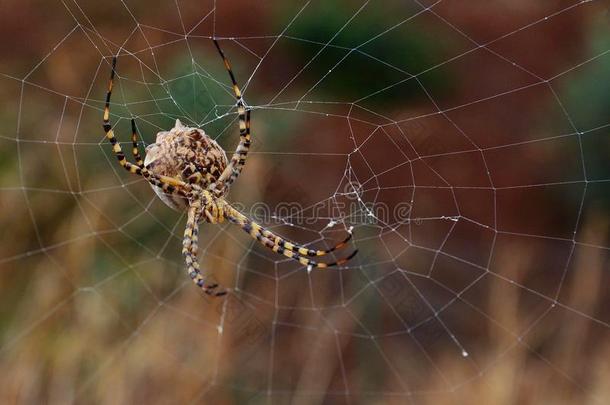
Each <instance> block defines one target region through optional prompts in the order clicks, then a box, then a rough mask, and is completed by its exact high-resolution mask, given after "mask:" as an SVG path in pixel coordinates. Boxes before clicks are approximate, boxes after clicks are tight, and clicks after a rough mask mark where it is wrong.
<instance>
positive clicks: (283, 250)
mask: <svg viewBox="0 0 610 405" xmlns="http://www.w3.org/2000/svg"><path fill="white" fill-rule="evenodd" d="M224 215H225V216H226V217H227V219H228V220H229V221H231V222H233V223H235V224H237V225H239V226H240V227H241V229H242V230H243V231H244V232H246V233H248V234H249V235H250V236H251V237H252V238H254V239H256V240H257V241H258V242H259V243H261V244H262V245H263V246H265V247H267V248H269V249H271V250H272V251H274V252H276V253H279V254H283V255H284V256H286V257H289V258H291V259H294V260H296V261H298V262H299V263H301V264H303V265H304V266H307V267H316V268H326V267H332V266H340V265H342V264H345V263H347V261H349V260H350V259H351V258H352V257H354V256H355V255H356V253H358V250H354V251H353V252H352V253H351V254H350V255H348V256H346V257H344V258H341V259H339V260H337V261H335V262H332V263H326V262H317V261H314V260H311V259H308V258H307V257H305V256H323V255H326V254H328V253H330V252H333V251H335V250H337V249H339V248H341V247H343V246H345V245H346V243H347V241H349V240H350V239H351V234H350V235H348V237H347V238H346V239H345V240H343V241H342V242H340V243H338V244H337V245H335V246H333V247H332V248H330V249H327V250H313V249H307V248H305V247H303V246H300V245H297V244H294V243H292V242H288V241H286V240H285V239H283V238H281V237H280V236H277V235H276V234H274V233H273V232H271V231H269V230H267V229H265V228H263V227H262V226H261V225H259V224H257V223H256V222H254V221H252V220H251V219H250V218H248V217H246V216H245V215H244V214H242V213H241V212H239V211H238V210H236V209H235V208H233V207H231V206H230V205H229V204H225V207H224Z"/></svg>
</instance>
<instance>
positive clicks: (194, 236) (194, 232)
mask: <svg viewBox="0 0 610 405" xmlns="http://www.w3.org/2000/svg"><path fill="white" fill-rule="evenodd" d="M187 215H188V216H187V221H186V228H185V230H184V239H183V241H182V255H183V256H184V260H185V261H186V270H187V272H188V275H189V277H190V278H191V280H193V283H195V285H197V286H198V287H199V288H201V289H202V290H203V292H204V293H206V294H208V295H211V296H214V297H220V296H222V295H225V294H226V293H227V292H226V291H225V290H222V289H221V290H219V291H216V288H217V287H218V284H207V283H206V281H205V277H204V276H203V275H202V274H201V271H200V270H199V261H198V260H197V249H198V240H199V227H198V225H197V224H198V221H199V218H200V217H201V203H200V202H199V201H195V202H193V203H192V204H191V205H190V207H189V209H188V214H187Z"/></svg>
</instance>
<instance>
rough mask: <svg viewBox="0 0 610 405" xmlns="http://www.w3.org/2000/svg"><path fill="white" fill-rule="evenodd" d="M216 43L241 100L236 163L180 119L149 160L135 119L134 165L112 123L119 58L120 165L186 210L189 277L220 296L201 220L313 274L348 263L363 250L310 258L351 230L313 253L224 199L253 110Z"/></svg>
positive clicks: (246, 143) (240, 161)
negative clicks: (200, 250)
mask: <svg viewBox="0 0 610 405" xmlns="http://www.w3.org/2000/svg"><path fill="white" fill-rule="evenodd" d="M214 45H216V49H218V52H219V53H220V56H221V57H222V59H223V61H224V64H225V67H226V69H227V71H228V72H229V76H230V77H231V82H232V84H233V92H234V94H235V98H236V100H237V113H238V115H239V135H240V141H239V144H238V145H237V149H236V150H235V152H234V153H233V156H231V160H227V156H226V154H225V152H224V150H223V149H222V148H221V147H220V146H219V145H218V144H217V143H216V142H215V141H214V140H213V139H212V138H210V137H209V136H207V135H206V134H205V132H204V131H203V130H202V129H199V128H190V127H187V126H184V125H182V123H181V122H180V120H176V125H175V126H174V128H172V129H171V130H169V131H163V132H159V133H158V134H157V139H156V142H155V143H153V144H151V145H149V146H148V147H147V148H146V157H145V159H144V160H142V157H141V156H140V152H139V149H138V134H137V130H136V124H135V121H134V120H133V119H132V120H131V141H132V145H133V148H132V154H133V157H134V159H135V163H131V162H128V161H127V159H125V154H124V153H123V150H122V148H121V145H120V144H119V142H118V141H117V139H116V137H115V136H114V131H113V129H112V125H111V124H110V96H111V95H112V86H113V82H114V75H115V68H116V57H115V58H113V59H112V72H111V74H110V81H109V83H108V93H107V94H106V104H105V106H104V131H105V132H106V138H108V140H109V141H110V143H111V144H112V150H113V152H114V154H115V155H116V157H117V159H118V161H119V164H120V165H121V166H122V167H124V168H125V169H126V170H128V171H129V172H130V173H133V174H137V175H140V176H142V177H144V178H145V179H146V180H147V181H148V182H149V183H150V184H151V186H152V187H153V189H154V190H155V192H156V193H157V194H158V195H159V197H161V199H162V200H163V201H164V202H165V203H166V204H167V205H169V206H170V207H172V208H174V209H176V210H178V211H185V210H186V212H187V221H186V229H185V231H184V238H183V241H182V254H183V255H184V259H185V261H186V265H187V272H188V274H189V276H190V277H191V279H192V280H193V282H194V283H195V284H196V285H198V286H199V287H201V288H202V289H203V291H204V292H205V293H206V294H209V295H214V296H219V295H224V294H226V291H223V290H221V289H218V285H217V284H214V283H208V282H206V277H205V276H204V275H203V274H202V273H201V271H200V270H199V261H198V260H197V242H198V234H199V228H198V223H199V222H201V221H207V222H211V223H217V222H222V221H224V220H225V219H226V220H228V221H230V222H232V223H234V224H236V225H238V226H239V227H240V228H241V229H242V230H244V231H245V232H247V233H248V234H249V235H250V236H251V237H252V238H254V239H256V240H257V241H258V242H260V243H261V244H262V245H263V246H265V247H267V248H269V249H271V250H272V251H274V252H276V253H279V254H283V255H284V256H286V257H289V258H291V259H294V260H297V261H298V262H299V263H301V264H303V265H304V266H307V268H308V270H309V269H313V268H326V267H330V266H337V265H341V264H344V263H346V262H347V261H348V260H349V259H351V258H352V257H354V255H355V254H356V253H357V252H358V251H357V250H354V252H352V253H351V254H350V255H349V256H347V257H344V258H342V259H339V260H337V261H335V262H332V263H325V262H318V261H314V260H312V259H309V257H312V256H324V255H326V254H329V253H331V252H333V251H335V250H336V249H339V248H341V247H343V246H345V245H346V244H347V242H348V241H349V240H350V239H351V236H352V235H351V232H350V233H349V235H348V236H347V238H345V240H343V241H342V242H340V243H338V244H336V245H335V246H333V247H331V248H330V249H325V250H315V249H309V248H306V247H303V246H300V245H297V244H295V243H292V242H288V241H286V240H285V239H283V238H281V237H280V236H278V235H276V234H275V233H273V232H271V231H270V230H268V229H265V228H263V227H262V226H261V225H259V224H257V223H256V222H254V221H252V220H251V219H249V218H248V217H247V216H245V215H244V214H242V213H241V212H239V211H238V210H237V209H235V208H234V207H232V206H231V204H229V203H228V202H227V201H226V200H225V199H224V197H225V196H226V194H227V193H228V191H229V187H230V186H231V184H232V183H233V182H234V181H235V179H236V178H237V177H238V176H239V174H240V173H241V170H242V168H243V166H244V164H245V163H246V157H247V155H248V150H249V148H250V110H247V111H246V108H245V106H244V102H243V99H242V96H241V91H240V90H239V87H238V86H237V82H236V81H235V77H234V75H233V72H232V71H231V66H230V65H229V62H228V60H227V59H226V58H225V56H224V54H223V52H222V50H221V49H220V46H219V45H218V43H217V42H216V41H214Z"/></svg>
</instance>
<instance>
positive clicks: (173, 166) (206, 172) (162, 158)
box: [144, 120, 228, 218]
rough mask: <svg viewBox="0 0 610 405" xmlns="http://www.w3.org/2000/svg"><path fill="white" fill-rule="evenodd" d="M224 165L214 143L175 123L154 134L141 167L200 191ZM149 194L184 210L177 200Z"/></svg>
mask: <svg viewBox="0 0 610 405" xmlns="http://www.w3.org/2000/svg"><path fill="white" fill-rule="evenodd" d="M227 163H228V160H227V155H226V154H225V152H224V150H223V149H222V148H221V147H220V146H219V145H218V143H216V141H214V140H213V139H212V138H210V137H209V136H207V135H206V134H205V132H203V130H201V129H198V128H190V127H187V126H184V125H182V123H181V122H180V120H176V125H175V126H174V128H172V129H171V130H170V131H167V132H159V133H158V134H157V139H156V142H155V143H153V144H151V145H149V146H148V147H147V148H146V159H145V160H144V165H145V167H146V168H148V169H149V170H151V171H152V172H153V173H156V174H160V175H164V176H168V177H173V178H177V179H180V180H182V181H184V182H185V183H190V184H197V185H199V186H200V187H201V188H202V189H204V190H206V189H208V186H209V185H210V184H214V183H216V182H217V180H218V178H219V177H220V174H221V173H222V172H223V170H224V169H225V168H226V167H227ZM153 190H154V191H155V192H156V193H157V195H158V196H159V198H161V200H162V201H163V202H164V203H165V204H167V205H168V206H169V207H171V208H173V209H175V210H177V211H184V210H185V209H186V208H187V207H188V202H187V200H186V199H184V198H182V197H180V196H177V195H175V194H166V193H164V192H163V191H162V190H160V189H159V188H158V187H153ZM219 193H220V194H219V195H220V196H224V195H225V194H226V193H227V189H226V188H223V189H221V190H220V192H219ZM202 218H205V217H202Z"/></svg>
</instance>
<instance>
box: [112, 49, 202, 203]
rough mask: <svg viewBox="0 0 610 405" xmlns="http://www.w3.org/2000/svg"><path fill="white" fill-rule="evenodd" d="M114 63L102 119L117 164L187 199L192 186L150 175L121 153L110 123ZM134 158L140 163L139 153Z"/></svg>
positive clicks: (133, 126)
mask: <svg viewBox="0 0 610 405" xmlns="http://www.w3.org/2000/svg"><path fill="white" fill-rule="evenodd" d="M116 61H117V59H116V57H114V58H112V71H111V73H110V80H109V81H108V92H107V93H106V104H105V105H104V118H103V127H104V132H106V138H107V139H108V141H109V142H110V144H111V145H112V151H113V152H114V154H115V156H116V157H117V160H118V161H119V164H120V165H121V166H123V167H124V168H125V170H127V171H128V172H130V173H133V174H137V175H139V176H142V177H144V178H145V179H146V180H147V181H148V182H150V183H151V184H153V185H155V186H157V187H159V188H161V189H163V191H164V192H166V193H170V194H172V193H178V194H180V195H182V196H184V197H187V196H188V193H189V190H192V188H193V187H192V186H190V185H187V184H186V183H184V182H183V181H181V180H178V179H175V178H172V177H167V176H159V175H156V174H154V173H152V172H151V171H150V170H148V169H146V168H145V167H143V166H144V165H143V164H142V166H140V165H139V163H138V164H134V163H131V162H128V161H127V159H125V154H124V153H123V150H122V148H121V145H120V144H119V141H118V140H117V138H116V136H115V135H114V130H113V129H112V124H111V123H110V97H111V96H112V88H113V86H114V76H115V69H116ZM134 128H135V124H134V123H133V121H132V129H134ZM134 132H135V131H134ZM132 140H133V135H132ZM134 149H135V148H134ZM134 156H135V157H136V160H139V161H141V157H140V155H139V153H138V154H137V155H136V154H134Z"/></svg>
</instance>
